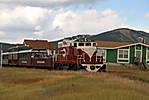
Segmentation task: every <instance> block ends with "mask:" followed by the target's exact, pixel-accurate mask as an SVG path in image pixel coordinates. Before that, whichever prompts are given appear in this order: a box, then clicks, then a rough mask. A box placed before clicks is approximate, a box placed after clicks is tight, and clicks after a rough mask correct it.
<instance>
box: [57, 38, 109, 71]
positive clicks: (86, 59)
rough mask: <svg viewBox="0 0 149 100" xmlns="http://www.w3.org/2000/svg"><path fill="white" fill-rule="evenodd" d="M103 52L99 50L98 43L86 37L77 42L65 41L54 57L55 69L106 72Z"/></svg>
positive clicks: (59, 44) (60, 44)
mask: <svg viewBox="0 0 149 100" xmlns="http://www.w3.org/2000/svg"><path fill="white" fill-rule="evenodd" d="M101 54H102V51H100V50H97V48H96V42H95V41H92V40H90V39H88V38H86V37H82V38H79V39H75V40H63V41H62V42H59V43H58V53H57V54H56V55H54V58H55V59H54V65H55V67H54V68H55V69H69V70H78V69H85V70H87V71H89V72H105V71H106V64H104V63H103V56H102V55H101Z"/></svg>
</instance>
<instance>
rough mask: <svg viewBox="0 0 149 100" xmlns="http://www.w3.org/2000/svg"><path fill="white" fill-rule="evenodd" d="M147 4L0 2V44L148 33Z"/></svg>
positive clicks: (134, 0)
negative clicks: (116, 31)
mask: <svg viewBox="0 0 149 100" xmlns="http://www.w3.org/2000/svg"><path fill="white" fill-rule="evenodd" d="M148 5H149V0H0V42H7V43H22V42H23V40H24V39H44V40H48V41H54V40H58V39H62V38H65V37H69V36H74V35H78V34H91V35H95V34H100V33H102V32H106V31H109V30H114V29H118V28H130V29H134V30H141V31H145V32H148V33H149V6H148Z"/></svg>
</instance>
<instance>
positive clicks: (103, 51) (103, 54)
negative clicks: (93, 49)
mask: <svg viewBox="0 0 149 100" xmlns="http://www.w3.org/2000/svg"><path fill="white" fill-rule="evenodd" d="M105 55H106V54H105V49H100V48H98V49H97V56H103V57H105Z"/></svg>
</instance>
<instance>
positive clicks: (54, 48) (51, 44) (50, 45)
mask: <svg viewBox="0 0 149 100" xmlns="http://www.w3.org/2000/svg"><path fill="white" fill-rule="evenodd" d="M49 49H50V50H56V45H55V43H54V42H49Z"/></svg>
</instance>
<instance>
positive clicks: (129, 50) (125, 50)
mask: <svg viewBox="0 0 149 100" xmlns="http://www.w3.org/2000/svg"><path fill="white" fill-rule="evenodd" d="M119 50H123V51H128V58H124V52H123V58H119ZM129 52H130V47H129V48H128V49H118V54H117V62H118V63H129V57H130V54H129ZM119 60H128V62H120V61H119Z"/></svg>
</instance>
